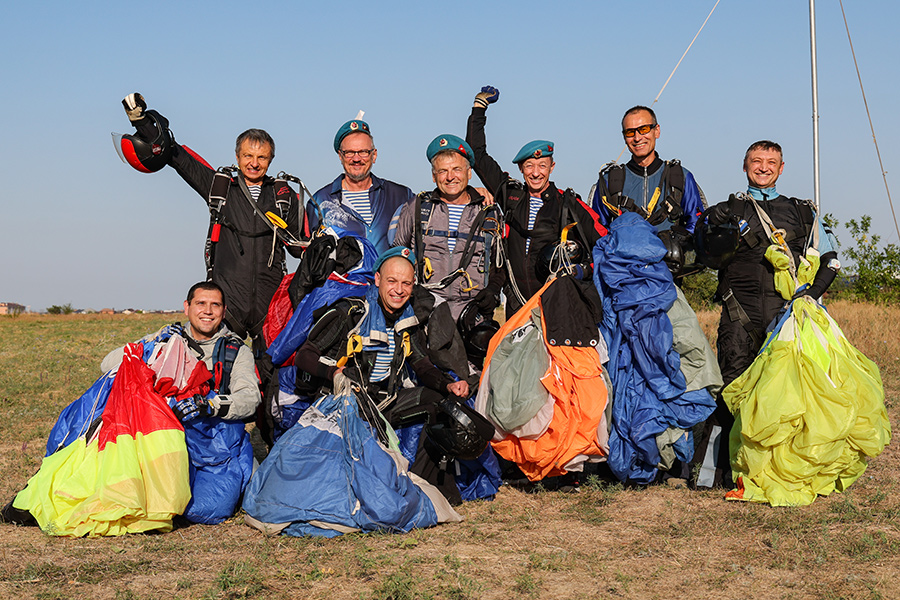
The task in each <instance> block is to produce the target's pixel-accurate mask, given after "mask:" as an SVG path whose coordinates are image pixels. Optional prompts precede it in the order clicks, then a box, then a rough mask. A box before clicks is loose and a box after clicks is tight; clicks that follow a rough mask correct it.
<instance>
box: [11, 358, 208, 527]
mask: <svg viewBox="0 0 900 600" xmlns="http://www.w3.org/2000/svg"><path fill="white" fill-rule="evenodd" d="M143 354H144V347H142V346H141V344H137V343H136V344H129V345H128V346H126V348H125V356H124V359H123V361H122V364H121V366H120V367H119V369H118V371H117V372H116V373H113V372H110V373H107V374H105V375H103V376H102V377H101V378H100V379H98V380H97V382H96V383H95V384H94V385H93V386H91V388H90V389H89V390H88V391H87V392H86V393H85V394H84V395H83V396H82V397H81V398H79V399H78V400H76V401H75V402H74V403H73V404H71V405H70V406H69V407H67V408H66V409H65V410H64V411H63V414H62V415H61V417H60V421H59V422H58V423H57V425H56V426H55V427H54V430H53V432H52V433H51V436H50V440H49V441H48V454H47V456H46V457H45V458H44V461H43V463H42V464H41V467H40V469H39V471H38V472H37V474H36V475H34V477H32V478H31V479H30V480H29V482H28V485H27V486H26V487H25V489H24V490H22V491H21V492H20V493H19V494H18V495H17V496H16V498H15V499H14V501H13V502H12V506H11V507H7V508H11V509H13V510H12V512H16V513H18V515H19V516H21V515H24V514H25V513H30V515H31V516H32V517H33V518H34V520H35V521H36V522H37V524H38V525H39V526H40V527H41V529H42V530H43V531H44V532H45V533H47V534H49V535H58V536H72V537H80V536H85V535H86V536H90V537H95V536H111V535H123V534H126V533H137V532H143V531H153V530H157V531H170V530H171V529H172V519H173V517H174V516H176V515H180V514H182V513H183V512H184V510H185V508H186V506H187V504H188V502H189V500H190V499H191V490H190V482H189V467H188V452H187V447H186V445H185V439H184V429H183V428H182V425H181V423H180V422H179V420H178V418H177V417H176V416H175V414H174V413H173V412H172V410H171V409H170V408H169V404H168V403H167V401H166V398H165V397H164V396H163V395H162V394H161V393H160V392H159V391H157V390H156V389H154V387H155V384H154V380H155V373H154V371H153V370H151V368H150V367H149V366H148V365H147V364H146V363H145V362H144V360H143ZM204 371H205V373H204ZM191 374H192V375H193V377H189V378H188V382H189V383H188V384H187V385H184V386H183V387H181V388H180V389H179V390H178V391H177V393H176V394H175V395H176V396H182V397H188V396H191V395H193V394H195V393H205V392H204V388H205V389H206V390H208V389H209V386H208V385H207V384H206V380H207V379H208V378H209V375H210V374H209V371H208V370H207V369H206V367H205V366H204V365H203V364H202V363H199V367H198V368H197V370H196V371H195V372H192V373H191ZM198 382H200V383H198ZM182 383H183V382H182ZM167 386H169V387H170V386H171V382H168V383H167ZM4 513H5V515H4V516H7V517H8V516H9V511H7V510H4ZM13 520H16V519H13Z"/></svg>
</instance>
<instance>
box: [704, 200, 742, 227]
mask: <svg viewBox="0 0 900 600" xmlns="http://www.w3.org/2000/svg"><path fill="white" fill-rule="evenodd" d="M734 218H735V215H734V213H733V212H732V211H731V206H729V205H728V203H727V202H720V203H719V204H716V205H715V206H712V207H710V208H709V210H708V211H707V213H706V222H707V223H708V224H709V226H710V227H718V226H719V225H724V224H725V223H728V222H730V221H733V220H734Z"/></svg>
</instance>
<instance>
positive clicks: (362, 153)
mask: <svg viewBox="0 0 900 600" xmlns="http://www.w3.org/2000/svg"><path fill="white" fill-rule="evenodd" d="M373 152H375V148H369V149H368V150H341V151H340V153H341V156H343V157H344V158H353V157H354V156H358V157H360V158H369V155H370V154H372V153H373Z"/></svg>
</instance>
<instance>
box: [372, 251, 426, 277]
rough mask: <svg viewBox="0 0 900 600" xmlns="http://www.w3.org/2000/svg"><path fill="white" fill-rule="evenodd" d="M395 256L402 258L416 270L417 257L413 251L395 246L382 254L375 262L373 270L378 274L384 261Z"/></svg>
mask: <svg viewBox="0 0 900 600" xmlns="http://www.w3.org/2000/svg"><path fill="white" fill-rule="evenodd" d="M395 256H402V257H403V258H405V259H406V260H408V261H409V264H411V265H412V266H413V269H415V268H416V255H415V254H413V251H412V250H410V249H409V248H406V247H404V246H394V247H393V248H388V249H387V250H385V251H384V252H382V253H381V256H379V257H378V260H376V261H375V268H374V269H373V270H374V271H375V272H376V273H377V272H378V269H380V268H381V265H383V264H384V261H386V260H388V259H390V258H394V257H395Z"/></svg>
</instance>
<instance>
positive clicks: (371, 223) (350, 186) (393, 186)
mask: <svg viewBox="0 0 900 600" xmlns="http://www.w3.org/2000/svg"><path fill="white" fill-rule="evenodd" d="M334 151H335V152H337V155H338V159H340V161H341V166H342V167H343V168H344V173H343V174H342V175H339V176H338V177H337V179H335V180H334V181H333V182H331V183H330V184H329V185H326V186H325V187H323V188H322V189H320V190H319V191H318V192H316V193H315V194H313V201H312V202H310V203H308V204H307V206H306V223H305V224H304V227H305V229H306V231H305V233H306V235H307V236H309V235H311V234H312V233H313V232H314V231H315V230H316V228H318V227H319V226H320V225H324V226H326V227H338V228H340V229H343V230H345V231H350V232H353V233H356V234H358V235H360V236H365V237H366V238H367V239H368V240H369V241H370V242H372V245H374V246H375V249H376V250H377V251H378V252H384V251H385V250H387V249H388V247H389V246H390V240H389V239H388V238H389V233H388V231H389V229H390V225H391V219H392V218H393V217H394V215H395V213H396V212H397V211H398V210H399V208H400V207H401V206H403V205H404V204H405V203H406V202H408V201H409V200H411V199H412V198H413V196H414V194H413V193H412V190H410V189H409V188H408V187H406V186H404V185H400V184H399V183H394V182H393V181H389V180H387V179H381V178H380V177H376V176H375V175H373V174H372V167H373V165H374V164H375V159H376V158H378V150H376V149H375V140H374V138H373V137H372V132H371V130H370V129H369V124H368V123H366V122H365V121H362V120H360V119H353V120H351V121H347V122H346V123H344V124H343V125H341V127H340V129H338V131H337V134H336V135H335V136H334Z"/></svg>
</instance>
